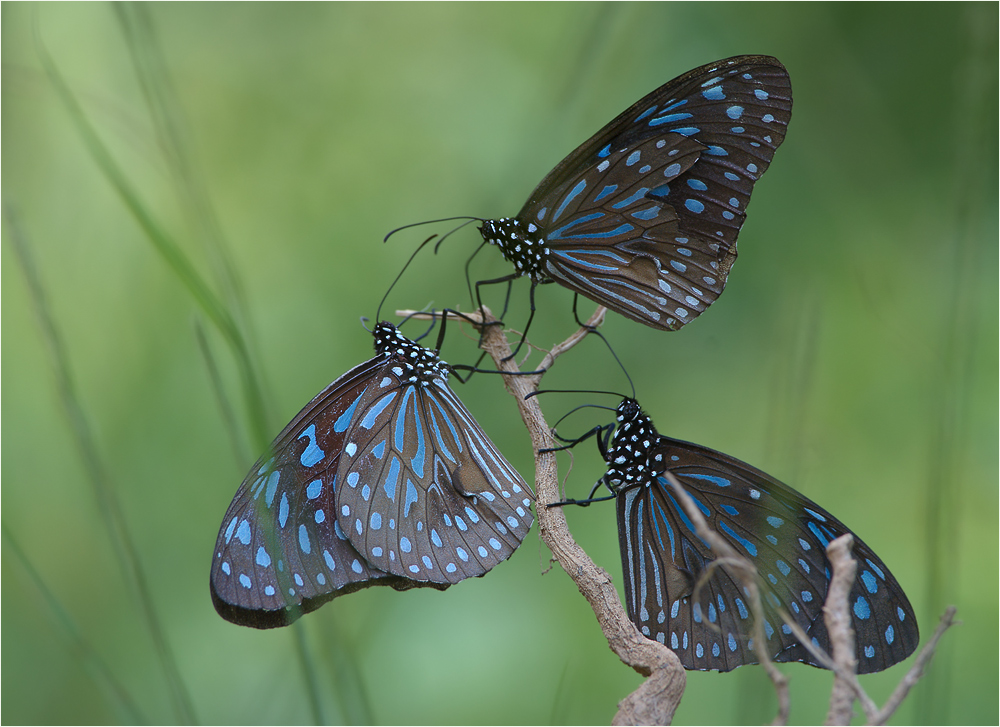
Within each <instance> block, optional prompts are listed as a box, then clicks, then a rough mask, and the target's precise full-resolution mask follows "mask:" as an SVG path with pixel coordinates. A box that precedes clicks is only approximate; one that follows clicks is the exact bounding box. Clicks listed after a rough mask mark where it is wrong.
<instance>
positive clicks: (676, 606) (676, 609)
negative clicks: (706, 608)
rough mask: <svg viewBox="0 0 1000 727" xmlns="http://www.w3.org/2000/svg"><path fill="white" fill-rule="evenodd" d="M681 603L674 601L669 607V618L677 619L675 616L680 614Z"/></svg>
mask: <svg viewBox="0 0 1000 727" xmlns="http://www.w3.org/2000/svg"><path fill="white" fill-rule="evenodd" d="M680 609H681V602H680V600H677V601H674V602H673V605H671V606H670V618H677V614H678V613H680Z"/></svg>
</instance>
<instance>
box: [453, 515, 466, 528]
mask: <svg viewBox="0 0 1000 727" xmlns="http://www.w3.org/2000/svg"><path fill="white" fill-rule="evenodd" d="M455 524H456V525H457V526H458V529H459V530H461V531H462V532H465V531H466V530H468V529H469V526H468V525H466V524H465V521H464V520H463V519H462V518H460V517H459V516H458V515H456V516H455Z"/></svg>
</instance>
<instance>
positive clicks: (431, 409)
mask: <svg viewBox="0 0 1000 727" xmlns="http://www.w3.org/2000/svg"><path fill="white" fill-rule="evenodd" d="M400 370H401V369H400ZM346 441H347V444H346V445H345V455H344V458H343V460H342V462H341V464H340V468H339V471H338V475H337V482H338V483H339V487H340V495H339V498H338V502H339V503H340V510H339V511H338V518H339V521H340V525H341V527H342V528H343V530H344V532H345V533H347V536H348V537H349V538H350V539H351V541H352V542H353V543H354V544H355V546H356V547H357V548H358V550H359V551H361V552H362V553H364V555H365V558H367V560H368V561H369V562H370V563H371V564H372V565H374V566H376V567H378V568H380V569H383V570H385V571H386V572H388V573H392V574H395V575H400V576H405V577H407V578H411V579H414V580H417V581H431V582H435V583H455V582H458V581H460V580H462V579H464V578H468V577H470V576H479V575H483V574H484V573H486V572H487V571H489V570H490V569H491V568H492V567H493V566H495V565H496V564H497V563H499V562H501V561H503V560H505V559H506V558H508V557H510V555H511V554H512V553H513V551H514V550H515V549H516V548H517V546H518V545H519V544H520V543H521V540H523V538H524V536H525V535H526V534H527V531H528V529H529V528H530V527H531V522H532V515H531V509H530V505H531V501H532V499H533V498H532V495H531V492H530V490H529V489H528V487H527V485H526V484H525V483H524V481H523V480H522V479H521V477H520V475H518V473H517V472H516V470H514V468H513V467H511V465H510V464H509V463H508V462H507V461H506V459H504V457H503V455H501V454H500V453H499V452H498V451H497V450H496V448H495V447H494V445H493V443H492V442H491V441H490V440H489V438H488V437H487V436H486V435H485V433H483V431H482V429H480V427H479V425H478V424H477V423H476V422H475V420H474V419H473V418H472V415H471V414H469V411H468V410H467V409H466V408H465V406H464V405H463V404H462V403H461V401H459V399H458V397H456V396H455V394H454V392H452V391H451V389H450V387H449V386H448V384H447V381H446V380H445V379H444V378H443V377H438V378H435V379H433V380H432V381H430V382H429V385H426V386H422V385H419V384H411V383H406V382H402V381H400V379H399V375H398V374H396V373H395V372H394V371H393V367H387V374H386V376H385V377H384V378H383V379H382V380H381V381H379V382H377V388H376V384H373V388H372V393H371V394H370V395H369V396H366V397H364V398H363V400H362V404H361V406H360V407H359V410H358V413H357V414H356V415H355V420H354V422H353V425H352V427H351V428H350V430H349V432H348V434H347V440H346Z"/></svg>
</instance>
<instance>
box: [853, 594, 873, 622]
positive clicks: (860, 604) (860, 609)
mask: <svg viewBox="0 0 1000 727" xmlns="http://www.w3.org/2000/svg"><path fill="white" fill-rule="evenodd" d="M854 615H855V616H857V617H858V618H859V619H861V620H862V621H864V620H865V619H866V618H868V617H869V616H871V615H872V610H871V607H870V606H869V605H868V601H866V600H865V597H864V596H858V600H857V601H855V602H854Z"/></svg>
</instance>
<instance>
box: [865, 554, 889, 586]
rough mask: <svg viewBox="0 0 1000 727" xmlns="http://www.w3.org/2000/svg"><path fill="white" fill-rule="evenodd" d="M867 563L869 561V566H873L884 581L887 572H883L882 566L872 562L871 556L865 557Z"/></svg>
mask: <svg viewBox="0 0 1000 727" xmlns="http://www.w3.org/2000/svg"><path fill="white" fill-rule="evenodd" d="M865 563H867V564H868V565H869V566H871V569H872V570H873V571H875V572H876V573H877V574H878V577H879V578H881V579H882V580H883V581H884V580H885V573H883V572H882V569H881V568H879V567H878V566H877V565H875V564H874V563H872V562H871V560H870V559H869V558H865Z"/></svg>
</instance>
